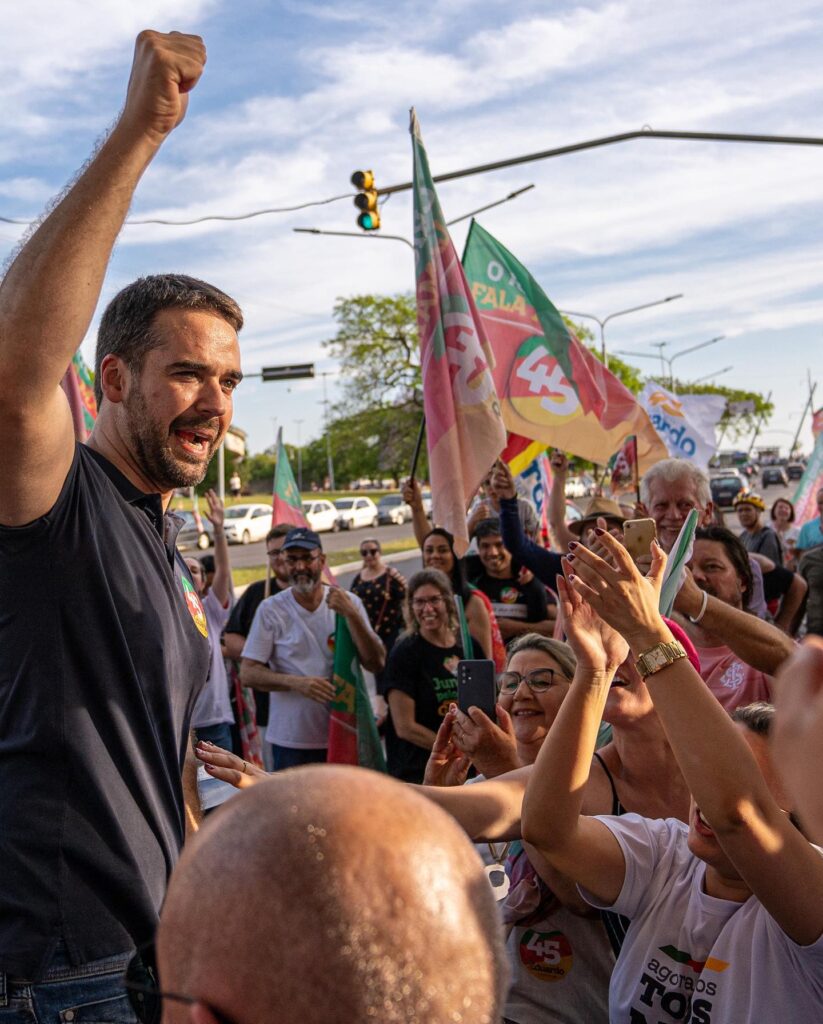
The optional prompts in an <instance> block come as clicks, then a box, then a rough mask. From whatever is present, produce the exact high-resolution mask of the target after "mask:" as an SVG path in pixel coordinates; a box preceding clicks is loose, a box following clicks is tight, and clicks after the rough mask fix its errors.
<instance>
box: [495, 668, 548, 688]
mask: <svg viewBox="0 0 823 1024" xmlns="http://www.w3.org/2000/svg"><path fill="white" fill-rule="evenodd" d="M555 674H556V673H555V671H554V669H553V668H536V669H534V671H532V672H527V673H526V675H521V674H520V673H519V672H501V673H500V675H499V676H498V677H497V686H498V689H499V691H500V693H515V692H516V690H517V688H518V687H519V686H520V684H521V683H525V684H526V686H528V688H529V689H530V690H531V691H532V693H545V692H546V690H548V688H549V687H550V686H553V685H554V677H555ZM561 678H564V677H562V676H561Z"/></svg>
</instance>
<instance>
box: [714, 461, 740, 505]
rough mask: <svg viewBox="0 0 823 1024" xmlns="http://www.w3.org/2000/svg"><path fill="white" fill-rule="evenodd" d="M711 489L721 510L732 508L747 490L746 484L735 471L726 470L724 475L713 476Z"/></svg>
mask: <svg viewBox="0 0 823 1024" xmlns="http://www.w3.org/2000/svg"><path fill="white" fill-rule="evenodd" d="M709 487H710V488H711V492H712V501H713V502H714V503H715V505H717V506H718V507H719V508H731V507H732V506H733V505H734V499H735V498H736V497H737V496H738V494H740V492H741V491H743V490H745V489H746V483H745V481H744V480H743V477H742V476H741V475H740V474H739V473H737V472H736V471H735V470H726V471H725V472H724V473H718V474H717V476H713V477H712V478H711V480H709Z"/></svg>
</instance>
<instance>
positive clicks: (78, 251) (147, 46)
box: [0, 32, 206, 526]
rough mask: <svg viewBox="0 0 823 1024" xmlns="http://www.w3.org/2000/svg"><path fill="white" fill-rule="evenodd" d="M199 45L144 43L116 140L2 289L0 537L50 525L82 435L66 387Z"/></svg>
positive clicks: (187, 85) (159, 38) (179, 39)
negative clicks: (4, 531)
mask: <svg viewBox="0 0 823 1024" xmlns="http://www.w3.org/2000/svg"><path fill="white" fill-rule="evenodd" d="M205 60H206V51H205V47H204V46H203V42H202V40H201V39H200V38H199V37H197V36H191V35H182V34H180V33H177V32H172V33H170V34H169V35H164V34H162V33H159V32H142V33H141V34H140V35H139V36H138V37H137V44H136V46H135V53H134V63H133V66H132V73H131V78H130V80H129V86H128V93H127V96H126V103H125V107H124V108H123V112H122V114H121V115H120V117H119V119H118V121H117V123H116V125H115V127H114V129H113V130H112V132H111V134H110V135H109V136H108V138H107V139H106V140H105V142H104V143H103V144H102V145H101V147H100V148H99V150H98V151H97V153H96V154H95V156H94V157H93V159H92V160H91V162H90V163H89V165H88V166H87V167H86V169H85V170H84V171H83V173H82V174H81V175H80V177H79V178H78V179H77V180H76V182H75V183H74V184H73V185H72V187H71V188H70V189H69V190H68V191H67V192H66V194H65V195H64V197H63V198H62V200H61V201H60V202H59V203H58V204H57V205H56V206H55V208H54V209H53V210H52V211H51V213H50V214H49V215H48V216H47V217H46V218H45V220H44V221H43V222H42V223H41V224H40V226H39V227H38V228H37V230H36V231H35V232H34V234H33V235H32V236H31V238H29V239H28V241H27V242H26V244H25V245H24V246H23V248H22V249H21V250H20V252H19V253H18V255H17V257H16V259H15V260H14V262H13V263H12V265H11V267H10V268H9V270H8V273H7V274H6V276H5V278H4V280H3V282H2V285H0V373H2V375H3V378H4V380H6V381H13V382H14V384H13V386H7V387H4V388H2V389H0V430H2V434H3V437H4V440H5V444H4V445H3V451H2V454H0V481H2V483H1V484H0V525H6V526H19V525H22V524H24V523H27V522H31V521H32V520H34V519H37V518H39V517H40V516H42V515H44V514H45V513H46V512H48V511H49V509H50V508H51V507H52V505H53V504H54V502H55V501H56V500H57V497H58V495H59V493H60V489H61V487H62V485H63V481H64V480H65V477H66V473H67V472H68V469H69V466H70V465H71V460H72V457H73V452H74V433H73V428H72V421H71V415H70V412H69V408H68V403H67V401H66V398H65V395H64V394H63V392H62V391H61V390H60V387H59V384H60V380H61V379H62V377H63V374H64V373H65V372H66V367H67V366H68V365H69V362H70V360H71V358H72V356H73V355H74V353H75V351H76V350H77V348H78V346H79V345H80V342H81V341H82V340H83V337H84V335H85V333H86V331H87V330H88V327H89V324H90V322H91V318H92V315H93V313H94V308H95V306H96V304H97V300H98V298H99V297H100V290H101V288H102V284H103V277H104V275H105V272H106V267H107V265H108V261H109V257H110V255H111V250H112V247H113V245H114V242H115V239H116V238H117V235H118V233H119V231H120V228H121V227H122V225H123V221H124V220H125V217H126V214H127V212H128V209H129V204H130V203H131V199H132V195H133V194H134V190H135V188H136V187H137V183H138V182H139V180H140V177H141V175H142V174H143V172H144V171H145V169H146V167H148V165H149V163H150V162H151V160H152V159H153V157H154V156H155V154H156V153H157V151H158V149H159V148H160V146H161V145H162V143H163V141H164V140H165V139H166V138H167V136H168V135H169V134H170V132H171V131H172V130H173V129H174V128H175V127H176V126H177V125H178V124H179V123H180V121H182V119H183V117H184V115H185V112H186V106H187V102H188V96H187V93H188V92H189V91H190V90H191V89H192V88H193V86H194V85H195V84H196V82H197V80H198V79H199V77H200V75H201V74H202V71H203V66H204V64H205Z"/></svg>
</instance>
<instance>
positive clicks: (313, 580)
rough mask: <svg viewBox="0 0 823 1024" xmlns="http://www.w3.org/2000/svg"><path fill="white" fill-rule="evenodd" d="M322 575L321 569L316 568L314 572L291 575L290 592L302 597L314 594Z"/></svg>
mask: <svg viewBox="0 0 823 1024" xmlns="http://www.w3.org/2000/svg"><path fill="white" fill-rule="evenodd" d="M322 575H323V570H322V568H318V569H317V570H316V571H315V572H309V571H306V572H301V573H293V574H292V575H291V576H289V583H290V584H291V587H292V590H296V591H297V593H298V594H301V595H302V596H303V597H309V595H311V594H313V593H314V591H315V589H316V587H317V584H318V583H319V581H320V577H321V576H322Z"/></svg>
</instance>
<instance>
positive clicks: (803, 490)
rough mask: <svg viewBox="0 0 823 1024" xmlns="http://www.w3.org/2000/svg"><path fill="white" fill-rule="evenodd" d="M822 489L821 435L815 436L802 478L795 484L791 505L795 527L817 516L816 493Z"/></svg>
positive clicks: (822, 436) (822, 455) (822, 437)
mask: <svg viewBox="0 0 823 1024" xmlns="http://www.w3.org/2000/svg"><path fill="white" fill-rule="evenodd" d="M821 487H823V434H818V435H817V440H816V441H815V442H814V450H813V451H812V454H811V456H810V457H809V461H808V462H807V463H806V469H805V470H804V472H803V476H802V477H801V478H800V480H799V482H798V484H797V490H796V491H795V495H794V499H793V501H792V504H793V505H794V517H795V525H796V526H802V525H803V523H808V522H809V520H811V519H814V517H815V516H816V515H817V492H818V491H819V490H820V488H821Z"/></svg>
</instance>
